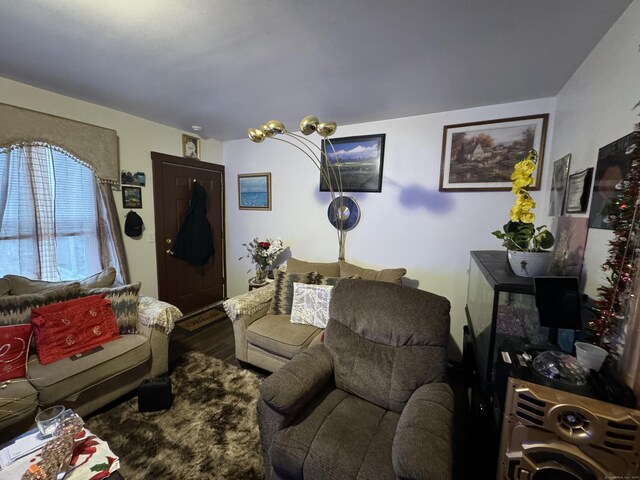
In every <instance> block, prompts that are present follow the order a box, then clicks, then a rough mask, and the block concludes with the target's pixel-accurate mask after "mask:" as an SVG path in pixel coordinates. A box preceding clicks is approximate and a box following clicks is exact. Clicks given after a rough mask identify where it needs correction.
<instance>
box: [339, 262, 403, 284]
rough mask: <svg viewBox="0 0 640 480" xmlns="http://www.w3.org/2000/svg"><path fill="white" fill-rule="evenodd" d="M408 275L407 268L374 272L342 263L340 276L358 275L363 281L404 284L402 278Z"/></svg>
mask: <svg viewBox="0 0 640 480" xmlns="http://www.w3.org/2000/svg"><path fill="white" fill-rule="evenodd" d="M406 274H407V269H406V268H385V269H383V270H372V269H370V268H362V267H359V266H357V265H353V264H352V263H348V262H345V261H344V260H341V261H340V276H341V277H351V276H353V275H358V276H359V277H360V278H362V279H363V280H378V281H381V282H390V283H402V277H404V276H405V275H406Z"/></svg>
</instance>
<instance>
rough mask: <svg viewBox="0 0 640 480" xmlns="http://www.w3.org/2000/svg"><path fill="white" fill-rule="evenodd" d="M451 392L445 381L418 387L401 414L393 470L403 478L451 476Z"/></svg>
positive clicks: (395, 441)
mask: <svg viewBox="0 0 640 480" xmlns="http://www.w3.org/2000/svg"><path fill="white" fill-rule="evenodd" d="M452 429H453V392H452V390H451V387H449V385H447V384H446V383H429V384H426V385H423V386H421V387H420V388H418V389H417V390H416V391H415V392H414V393H413V395H412V396H411V398H409V401H408V402H407V405H406V406H405V407H404V410H402V413H401V414H400V421H399V422H398V426H397V428H396V435H395V438H394V440H393V451H392V459H393V470H394V471H395V473H396V475H397V476H398V477H399V478H402V479H431V478H433V479H440V478H451V462H452V458H451V449H452V446H451V436H452Z"/></svg>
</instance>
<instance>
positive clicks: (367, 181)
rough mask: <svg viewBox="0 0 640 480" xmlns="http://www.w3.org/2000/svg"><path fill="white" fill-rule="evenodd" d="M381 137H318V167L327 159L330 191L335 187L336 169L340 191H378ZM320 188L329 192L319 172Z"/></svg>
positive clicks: (381, 160)
mask: <svg viewBox="0 0 640 480" xmlns="http://www.w3.org/2000/svg"><path fill="white" fill-rule="evenodd" d="M384 140H385V134H384V133H381V134H377V135H360V136H356V137H344V138H334V139H331V140H328V139H324V140H322V153H323V155H322V166H323V167H324V166H325V164H326V163H327V162H328V164H329V177H330V179H331V187H332V188H333V190H334V191H337V190H338V185H337V179H338V177H337V171H338V170H339V171H340V176H341V177H342V191H343V192H381V191H382V165H383V163H384ZM320 191H321V192H328V191H329V185H328V184H327V182H326V180H325V179H324V178H323V177H322V175H320Z"/></svg>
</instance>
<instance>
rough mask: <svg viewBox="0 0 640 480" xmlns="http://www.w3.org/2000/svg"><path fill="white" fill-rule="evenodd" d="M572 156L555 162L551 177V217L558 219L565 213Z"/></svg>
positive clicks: (566, 156)
mask: <svg viewBox="0 0 640 480" xmlns="http://www.w3.org/2000/svg"><path fill="white" fill-rule="evenodd" d="M570 163H571V154H568V155H565V156H564V157H562V158H561V159H559V160H556V161H555V162H553V172H552V176H551V192H550V193H551V195H550V197H549V216H550V217H557V216H560V215H562V212H563V211H564V200H565V198H566V194H567V179H568V177H569V165H570Z"/></svg>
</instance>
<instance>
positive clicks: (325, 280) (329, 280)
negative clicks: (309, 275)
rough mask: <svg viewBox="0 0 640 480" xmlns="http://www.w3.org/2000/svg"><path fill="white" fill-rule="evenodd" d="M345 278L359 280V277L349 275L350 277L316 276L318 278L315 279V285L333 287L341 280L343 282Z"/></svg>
mask: <svg viewBox="0 0 640 480" xmlns="http://www.w3.org/2000/svg"><path fill="white" fill-rule="evenodd" d="M347 278H350V279H352V280H358V279H359V278H360V275H351V276H350V277H325V276H324V275H320V274H318V276H317V277H316V283H317V284H318V285H333V286H335V285H337V284H338V283H340V282H341V281H342V280H345V279H347Z"/></svg>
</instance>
